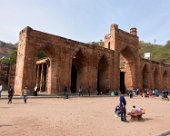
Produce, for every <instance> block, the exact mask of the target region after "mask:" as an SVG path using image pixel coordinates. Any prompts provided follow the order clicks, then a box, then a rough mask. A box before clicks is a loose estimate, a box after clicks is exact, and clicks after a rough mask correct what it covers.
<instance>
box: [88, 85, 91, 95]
mask: <svg viewBox="0 0 170 136" xmlns="http://www.w3.org/2000/svg"><path fill="white" fill-rule="evenodd" d="M90 93H91V86H89V88H88V94H89V96H90Z"/></svg>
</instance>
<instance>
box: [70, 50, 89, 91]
mask: <svg viewBox="0 0 170 136" xmlns="http://www.w3.org/2000/svg"><path fill="white" fill-rule="evenodd" d="M86 62H87V61H86V57H85V55H84V54H83V53H82V50H81V49H76V50H75V51H74V52H73V56H72V66H71V93H76V92H77V91H78V88H79V87H80V86H82V87H83V85H84V84H83V83H84V80H83V79H84V77H85V72H84V67H85V66H86Z"/></svg>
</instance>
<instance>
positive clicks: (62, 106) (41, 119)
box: [0, 97, 170, 136]
mask: <svg viewBox="0 0 170 136" xmlns="http://www.w3.org/2000/svg"><path fill="white" fill-rule="evenodd" d="M126 100H127V111H130V110H131V109H132V106H133V105H136V106H137V107H144V108H145V110H146V114H144V115H143V119H142V120H140V121H138V120H131V119H130V117H129V116H127V119H128V123H126V122H121V121H120V118H116V117H115V116H114V108H115V107H116V105H117V104H118V103H119V97H73V98H70V99H63V98H39V99H35V98H34V99H33V98H30V99H28V103H27V104H24V102H23V100H22V99H13V104H7V99H1V100H0V136H113V135H114V136H152V135H155V134H158V133H160V132H164V131H166V130H168V129H170V101H163V100H161V98H160V97H158V98H141V97H138V98H137V97H135V98H133V99H130V98H129V97H126Z"/></svg>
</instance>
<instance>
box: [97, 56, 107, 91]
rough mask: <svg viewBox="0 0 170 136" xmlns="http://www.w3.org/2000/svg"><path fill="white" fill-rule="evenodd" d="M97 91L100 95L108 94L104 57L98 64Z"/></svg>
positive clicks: (105, 60)
mask: <svg viewBox="0 0 170 136" xmlns="http://www.w3.org/2000/svg"><path fill="white" fill-rule="evenodd" d="M97 91H98V92H102V93H108V92H109V82H108V61H107V59H106V57H105V56H102V57H101V58H100V60H99V63H98V72H97Z"/></svg>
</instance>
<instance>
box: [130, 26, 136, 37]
mask: <svg viewBox="0 0 170 136" xmlns="http://www.w3.org/2000/svg"><path fill="white" fill-rule="evenodd" d="M130 34H131V35H134V36H137V29H136V28H131V29H130Z"/></svg>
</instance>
